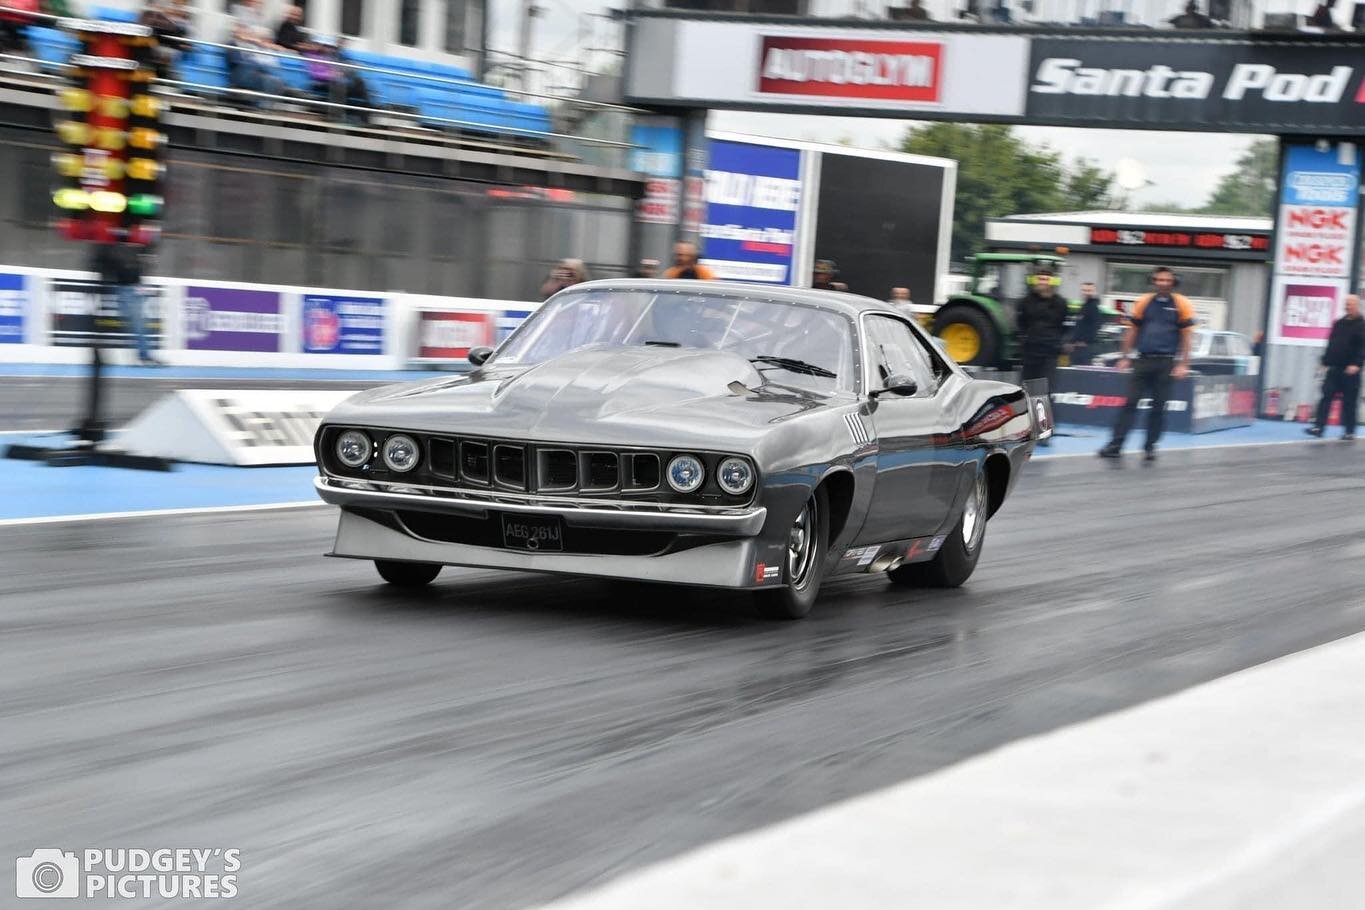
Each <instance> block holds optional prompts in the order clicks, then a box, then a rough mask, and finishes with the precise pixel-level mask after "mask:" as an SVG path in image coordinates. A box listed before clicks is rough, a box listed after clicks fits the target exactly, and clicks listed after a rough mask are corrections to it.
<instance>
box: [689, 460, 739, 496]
mask: <svg viewBox="0 0 1365 910" xmlns="http://www.w3.org/2000/svg"><path fill="white" fill-rule="evenodd" d="M667 477H668V485H669V486H670V487H672V488H673V489H674V490H675V491H676V492H678V493H695V492H696V491H697V490H699V489H701V485H702V484H703V483H704V482H705V481H706V465H705V464H704V463H703V462H702V460H701V459H700V458H698V457H697V456H696V455H676V456H674V457H673V459H672V460H671V461H669V463H668V471H667ZM716 483H718V484H720V488H721V489H722V490H724V491H725V492H726V493H729V494H730V495H731V496H742V495H744V494H745V493H747V492H749V490H750V488H752V487H753V485H754V468H753V465H751V464H750V463H749V462H748V460H747V459H744V458H735V457H730V458H726V459H725V460H723V461H722V462H721V463H720V466H719V468H718V470H717V471H716Z"/></svg>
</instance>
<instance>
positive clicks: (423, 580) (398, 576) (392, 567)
mask: <svg viewBox="0 0 1365 910" xmlns="http://www.w3.org/2000/svg"><path fill="white" fill-rule="evenodd" d="M374 567H375V568H376V569H378V570H379V577H380V578H382V579H384V580H385V581H387V582H388V583H389V584H391V585H394V586H395V587H399V588H421V587H424V586H426V585H429V584H431V583H432V582H433V581H434V580H435V579H436V576H437V575H440V574H441V567H440V566H439V565H437V564H435V563H430V562H398V561H396V560H392V559H376V560H375V561H374Z"/></svg>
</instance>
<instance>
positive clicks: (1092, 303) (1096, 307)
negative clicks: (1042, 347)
mask: <svg viewBox="0 0 1365 910" xmlns="http://www.w3.org/2000/svg"><path fill="white" fill-rule="evenodd" d="M1103 324H1104V314H1103V313H1101V312H1100V298H1099V297H1097V296H1095V283H1094V282H1093V281H1087V282H1085V283H1084V284H1082V285H1081V315H1080V316H1079V317H1077V319H1076V324H1075V325H1074V326H1072V327H1071V336H1070V337H1069V338H1068V339H1067V342H1066V347H1065V350H1066V352H1067V353H1068V354H1070V355H1071V365H1072V366H1073V367H1088V366H1090V362H1091V360H1093V359H1094V356H1095V355H1094V354H1092V353H1091V352H1090V347H1091V345H1093V344H1094V343H1095V339H1096V338H1097V337H1098V336H1099V334H1100V326H1102V325H1103Z"/></svg>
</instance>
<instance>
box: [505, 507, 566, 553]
mask: <svg viewBox="0 0 1365 910" xmlns="http://www.w3.org/2000/svg"><path fill="white" fill-rule="evenodd" d="M502 545H503V546H504V547H507V548H508V549H509V550H563V549H564V523H563V522H562V521H560V520H559V516H558V515H508V514H504V515H503V516H502Z"/></svg>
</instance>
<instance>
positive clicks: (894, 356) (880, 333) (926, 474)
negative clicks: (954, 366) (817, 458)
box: [858, 313, 959, 544]
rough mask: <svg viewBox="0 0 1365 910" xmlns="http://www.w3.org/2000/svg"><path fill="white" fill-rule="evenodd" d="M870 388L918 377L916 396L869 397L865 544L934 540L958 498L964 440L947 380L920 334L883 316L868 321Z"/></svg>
mask: <svg viewBox="0 0 1365 910" xmlns="http://www.w3.org/2000/svg"><path fill="white" fill-rule="evenodd" d="M862 332H863V342H864V343H863V350H864V351H865V352H866V353H865V356H864V388H865V389H866V390H867V392H868V393H872V392H874V391H877V390H881V389H884V388H885V387H886V385H887V381H888V380H889V379H891V378H893V377H895V378H898V379H899V378H902V377H908V378H910V379H913V380H914V382H915V385H916V387H917V388H916V391H915V393H914V394H913V395H894V394H884V395H880V396H877V397H876V398H869V408H870V411H871V414H870V415H869V417H867V418H865V419H867V420H869V421H870V422H871V423H872V425H873V430H874V431H875V433H876V439H877V446H878V452H877V477H876V487H875V489H874V490H873V495H872V505H871V507H870V509H869V510H868V516H867V520H866V521H865V522H864V524H863V529H862V532H861V533H860V534H859V537H858V541H859V543H867V544H870V543H877V542H880V541H886V540H897V539H902V538H907V537H927V536H929V535H932V534H934V533H935V532H937V531H938V529H939V528H940V527H941V526H942V524H943V521H944V518H945V517H946V516H947V513H948V510H949V509H950V508H951V504H952V500H953V497H954V495H955V480H956V478H955V469H956V467H957V463H958V461H959V459H958V458H957V451H956V450H957V449H958V439H957V437H956V435H955V433H954V430H955V425H954V423H953V421H952V420H951V418H950V416H949V414H948V413H947V410H946V408H945V407H944V401H943V398H942V394H941V393H942V391H943V383H942V382H941V377H940V374H939V373H938V372H936V371H935V369H934V366H933V364H932V363H931V360H930V357H931V355H930V354H929V353H928V352H927V351H926V350H925V348H924V346H923V344H922V342H921V341H920V340H919V339H918V338H917V337H916V335H915V331H914V329H913V328H911V327H910V325H909V324H908V323H907V322H906V321H905V320H903V319H900V318H898V317H894V316H890V315H883V314H880V313H876V314H867V315H865V316H864V317H863V319H862Z"/></svg>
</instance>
